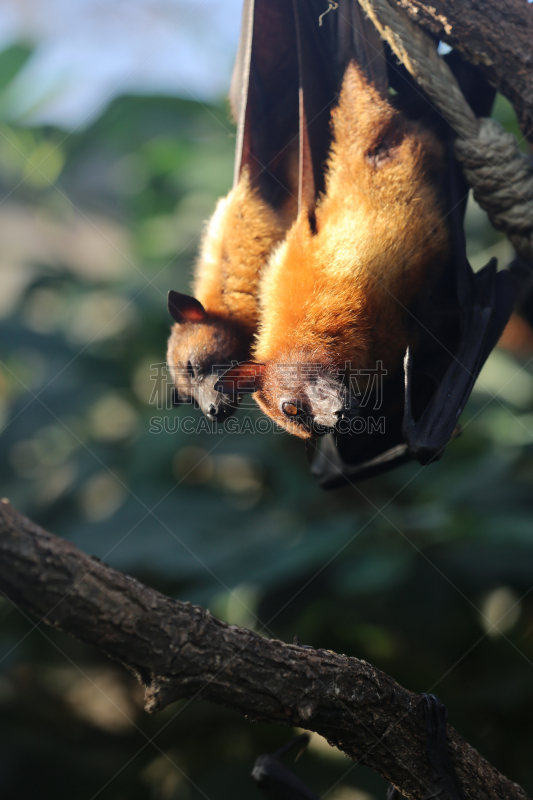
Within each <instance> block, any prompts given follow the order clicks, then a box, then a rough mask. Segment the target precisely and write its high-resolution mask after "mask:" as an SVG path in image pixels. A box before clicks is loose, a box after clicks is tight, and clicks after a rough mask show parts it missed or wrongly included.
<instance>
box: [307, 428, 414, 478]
mask: <svg viewBox="0 0 533 800" xmlns="http://www.w3.org/2000/svg"><path fill="white" fill-rule="evenodd" d="M411 460H412V456H411V454H410V453H409V450H408V448H407V445H406V444H405V442H400V443H399V444H397V445H394V446H392V447H390V448H389V449H388V450H384V451H383V452H380V453H379V454H378V455H377V456H374V457H373V458H365V459H364V460H361V461H360V462H359V463H355V464H350V463H348V462H346V461H344V460H343V459H342V455H341V452H340V450H339V448H338V447H337V443H336V441H335V436H334V434H332V433H329V434H327V435H326V436H322V437H321V438H320V440H319V442H318V444H317V453H316V455H315V457H314V459H313V462H312V464H311V472H312V474H313V475H315V477H316V478H318V480H319V482H320V485H321V486H322V488H323V489H339V488H340V487H341V486H349V485H350V484H353V483H359V482H361V481H364V480H368V479H369V478H375V477H376V476H377V475H381V474H383V473H384V472H388V471H389V470H391V469H394V467H400V466H402V464H407V463H408V462H409V461H411Z"/></svg>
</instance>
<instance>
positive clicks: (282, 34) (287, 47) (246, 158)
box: [230, 0, 299, 207]
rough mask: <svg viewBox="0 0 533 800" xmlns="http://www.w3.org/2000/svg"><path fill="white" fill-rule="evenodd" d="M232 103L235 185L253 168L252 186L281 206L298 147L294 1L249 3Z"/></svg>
mask: <svg viewBox="0 0 533 800" xmlns="http://www.w3.org/2000/svg"><path fill="white" fill-rule="evenodd" d="M230 102H231V106H232V109H233V114H234V116H235V118H236V120H237V143H236V152H235V173H234V183H237V182H238V180H239V178H240V176H241V174H242V171H243V169H244V168H245V167H247V168H248V171H249V174H250V178H251V180H252V184H253V185H255V186H257V187H258V188H259V189H260V191H261V193H262V195H263V196H264V199H265V200H266V201H267V202H269V203H271V204H272V205H273V206H274V207H275V206H276V205H278V204H280V203H281V202H282V201H283V200H284V199H286V194H287V192H290V191H291V181H290V176H289V174H288V160H289V157H290V154H291V152H292V151H293V150H296V151H297V148H298V133H299V108H298V58H297V46H296V25H295V19H294V10H293V7H292V4H291V2H287V1H286V0H245V3H244V7H243V15H242V26H241V39H240V42H239V47H238V50H237V59H236V63H235V68H234V72H233V78H232V85H231V91H230ZM294 183H295V182H294ZM294 190H295V187H293V191H294Z"/></svg>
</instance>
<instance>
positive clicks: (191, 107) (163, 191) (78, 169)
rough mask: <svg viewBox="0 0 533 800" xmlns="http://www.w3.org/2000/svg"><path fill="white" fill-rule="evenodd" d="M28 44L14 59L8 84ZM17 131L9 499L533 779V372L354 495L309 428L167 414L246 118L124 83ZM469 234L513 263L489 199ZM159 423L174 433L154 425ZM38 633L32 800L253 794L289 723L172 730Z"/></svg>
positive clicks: (5, 762)
mask: <svg viewBox="0 0 533 800" xmlns="http://www.w3.org/2000/svg"><path fill="white" fill-rule="evenodd" d="M24 52H25V51H23V50H22V49H16V48H14V49H12V50H10V51H8V52H7V53H4V54H2V55H0V75H2V81H3V86H7V85H8V83H9V80H10V79H11V77H12V76H13V75H14V74H15V73H16V68H17V65H20V64H21V63H22V61H23V55H24ZM17 59H18V61H17ZM12 65H15V66H12ZM1 89H2V84H1V83H0V90H1ZM506 113H507V112H506ZM508 124H509V125H510V127H512V126H513V125H514V124H515V123H514V121H513V120H510V121H509V123H508ZM0 125H1V128H0V192H1V194H0V201H1V202H0V254H1V258H2V260H1V266H0V280H1V282H2V292H1V293H0V294H1V297H0V301H1V302H0V313H1V315H2V316H1V318H0V418H1V420H2V422H3V425H4V428H3V431H2V433H1V436H0V447H1V448H2V456H3V457H2V459H1V461H0V478H1V482H2V494H3V495H5V496H8V497H9V498H10V499H11V500H12V502H13V503H14V504H15V505H17V506H18V508H19V509H21V510H22V511H24V512H26V513H27V514H28V515H30V516H31V517H32V518H34V519H35V520H36V521H37V522H39V523H41V524H42V525H44V526H45V527H47V528H49V529H50V530H51V531H53V532H55V533H57V534H59V535H61V536H64V537H66V538H68V539H70V540H72V541H73V542H74V543H75V544H76V545H78V546H79V547H80V548H81V549H82V550H84V551H85V552H88V553H90V554H94V555H95V556H98V557H99V558H102V559H104V560H105V561H106V562H107V563H109V564H111V565H112V566H114V567H116V568H118V569H120V570H123V571H126V572H129V573H130V574H133V575H135V576H136V577H138V578H140V579H141V580H143V581H146V582H147V583H149V584H150V585H152V586H154V587H156V588H159V589H161V590H162V591H164V592H167V593H169V594H171V595H173V596H176V597H179V598H181V599H183V600H190V601H192V602H199V603H202V604H204V605H205V606H208V607H210V608H211V609H212V610H213V612H214V613H217V614H218V615H219V616H221V617H223V618H225V619H228V620H229V621H231V622H233V623H237V624H242V625H247V626H248V627H254V628H255V629H256V630H259V631H261V632H262V633H264V634H265V635H267V636H276V637H280V638H282V639H284V640H286V641H291V640H292V638H293V636H294V634H295V633H298V634H299V636H300V639H301V641H302V642H303V643H304V644H312V645H314V646H316V647H325V648H329V649H333V650H338V651H340V652H344V653H347V654H349V655H353V656H358V657H361V658H365V659H368V660H369V661H371V662H372V663H374V664H375V665H376V666H378V667H380V668H382V669H384V670H385V671H386V672H388V673H390V674H391V675H393V676H394V677H395V678H396V679H397V680H398V681H399V682H401V683H403V684H404V685H405V686H407V687H409V688H410V689H413V690H415V691H418V692H422V691H435V692H437V693H438V694H439V695H440V696H441V697H442V699H443V700H444V702H446V704H447V705H448V707H449V714H450V720H451V722H452V724H454V725H455V726H456V727H457V728H458V730H459V731H460V732H461V733H462V734H463V735H464V736H465V738H466V739H468V740H469V741H471V743H472V744H474V745H475V746H477V747H478V748H479V749H480V750H481V751H482V752H483V754H484V755H485V756H486V757H487V758H488V759H489V760H490V761H493V762H494V763H495V764H496V765H497V766H498V767H499V768H500V769H501V770H502V771H503V772H505V773H506V774H508V775H509V777H511V778H513V779H515V780H516V781H518V782H520V783H522V784H523V785H524V787H525V788H526V789H529V790H530V791H531V790H532V788H533V777H532V775H531V767H530V764H531V752H533V735H532V732H531V726H530V724H529V719H530V717H531V713H532V711H533V690H532V688H531V687H533V682H532V680H531V669H532V666H531V664H532V660H533V640H532V635H531V632H532V628H533V601H532V599H531V594H529V592H530V588H531V584H532V577H533V541H532V534H531V531H532V526H533V506H532V500H531V498H532V491H531V489H532V481H533V447H532V433H533V372H532V370H531V365H530V363H529V361H527V360H526V361H525V362H524V363H522V362H521V361H519V360H517V359H516V358H515V357H512V356H510V355H508V354H506V353H505V352H504V351H498V352H497V353H496V354H495V355H494V356H493V357H492V358H491V360H490V362H489V364H488V365H487V367H486V369H485V370H484V372H483V374H482V376H481V378H480V381H479V386H478V389H477V391H476V393H475V395H474V396H473V398H472V400H471V402H470V404H469V406H468V409H467V411H466V412H465V414H464V418H463V424H464V433H463V435H462V437H460V438H459V439H457V440H456V441H455V442H453V443H452V444H451V445H450V446H449V448H448V451H447V452H446V454H445V456H444V458H443V459H442V461H440V462H439V463H438V464H436V465H433V466H430V467H427V468H421V467H419V466H417V465H411V466H407V467H404V468H403V469H401V470H398V471H396V472H394V473H391V474H389V475H386V476H384V477H382V478H379V479H375V480H372V481H368V482H366V483H363V484H360V485H358V486H355V487H351V488H346V489H343V490H341V491H337V492H335V493H331V494H328V493H325V492H322V491H321V490H320V489H318V488H317V486H316V485H315V483H314V479H313V478H312V477H311V475H310V474H309V469H308V465H307V461H306V457H305V453H304V450H303V448H302V446H301V442H299V441H297V440H296V439H294V438H290V437H288V436H286V435H285V434H276V435H275V434H263V435H261V434H257V433H255V434H254V433H252V432H250V431H248V432H244V433H240V434H230V433H224V432H222V433H221V432H220V430H217V431H214V432H211V431H209V430H208V429H207V428H206V427H205V426H204V430H203V431H200V432H198V433H196V434H190V433H186V432H184V431H183V430H176V429H175V423H176V420H177V419H183V417H185V416H191V417H194V418H195V419H196V420H199V419H200V418H199V416H198V412H194V411H192V409H190V408H187V407H180V408H179V409H177V410H170V411H167V410H163V411H161V410H158V409H157V408H155V407H154V405H153V404H150V402H149V400H150V397H151V394H152V391H153V388H154V385H155V383H154V377H153V375H154V373H153V372H151V368H153V365H161V364H162V362H164V359H165V345H166V338H167V336H168V330H169V322H170V320H169V318H168V315H167V311H166V302H165V297H166V292H167V290H168V289H170V288H174V289H177V290H181V291H186V290H187V287H188V284H189V279H190V273H191V265H192V262H193V259H194V256H195V253H196V251H197V247H198V241H199V236H200V235H201V231H202V226H203V223H204V221H205V219H206V218H207V217H208V216H209V215H210V213H211V212H212V209H213V207H214V204H215V201H216V199H217V197H219V196H220V195H222V194H224V193H225V192H226V191H227V190H228V188H229V186H230V184H231V175H232V158H233V148H234V141H235V139H234V131H233V128H232V126H231V124H230V123H229V122H228V120H227V115H226V112H225V109H223V108H213V107H209V108H205V107H203V106H200V105H198V104H195V103H191V102H186V101H180V100H175V99H170V98H158V97H122V98H119V99H118V100H116V101H114V102H113V103H112V104H111V105H110V106H109V107H108V108H107V109H106V110H104V111H103V113H102V115H101V117H100V118H99V119H98V120H97V121H96V122H95V123H94V124H93V125H92V126H91V127H90V128H88V129H87V130H85V131H82V132H75V133H70V134H68V133H66V132H63V131H58V130H52V129H42V128H39V129H31V130H30V129H23V128H18V127H17V126H16V125H14V124H13V123H8V122H7V121H4V122H1V123H0ZM468 232H469V246H470V250H471V252H472V253H473V255H475V256H476V257H478V256H479V258H480V259H481V260H483V259H485V260H488V257H486V256H487V253H486V252H485V249H486V248H487V247H489V246H490V247H491V248H494V247H499V248H500V249H502V248H503V249H502V252H505V247H506V245H505V243H502V241H501V238H500V237H498V236H497V235H495V234H494V233H493V232H492V231H491V230H490V228H489V226H488V224H487V222H486V219H485V218H484V217H483V215H482V214H481V213H480V212H479V210H476V208H475V207H472V208H471V209H470V211H469V215H468ZM528 357H529V356H528ZM157 369H159V368H157ZM157 369H156V373H157ZM157 374H158V373H157ZM247 416H251V417H252V418H254V417H256V416H257V412H255V411H250V412H248V411H246V410H245V409H243V410H241V411H240V412H239V416H238V419H239V420H241V421H244V420H245V419H246V418H247ZM154 417H160V418H165V419H166V425H167V430H166V431H165V430H161V431H160V432H150V428H151V426H152V428H153V427H154V425H153V418H154ZM34 623H35V621H34V620H30V619H28V618H27V617H26V616H25V615H24V614H23V613H21V612H20V611H18V610H17V609H16V608H15V607H14V606H12V605H11V604H10V603H8V602H7V601H5V600H4V601H2V602H1V603H0V624H1V628H0V663H1V667H2V674H1V675H0V706H1V708H2V713H1V715H0V729H1V730H2V739H3V740H4V742H5V746H4V747H3V748H2V753H1V754H0V781H1V783H2V786H3V787H4V792H5V795H4V796H6V797H8V796H9V797H17V798H25V797H29V796H30V795H31V796H32V797H33V796H34V791H35V790H34V787H35V780H36V776H37V779H38V784H39V797H40V798H42V800H47V798H54V800H61V799H62V798H65V799H66V798H68V799H69V800H75V799H77V798H80V800H89V799H90V798H93V797H95V796H97V793H98V792H99V794H98V797H102V798H113V799H114V800H115V799H116V800H119V798H126V797H127V798H129V800H131V798H143V799H144V798H162V799H163V798H196V797H200V796H203V797H205V796H206V795H207V796H208V797H209V798H211V800H219V799H220V800H222V798H226V797H227V798H230V797H236V796H243V797H244V796H250V797H253V796H254V792H255V789H254V788H253V786H252V785H251V783H250V781H249V778H248V774H249V772H250V770H251V766H252V764H253V761H254V758H255V757H256V756H257V755H258V754H259V753H261V752H266V751H268V750H269V749H274V748H275V747H277V746H278V745H279V744H281V742H282V741H284V740H285V739H286V737H287V736H288V735H289V734H288V732H287V731H284V730H280V729H271V728H268V727H266V726H260V725H253V726H252V725H251V724H250V723H248V722H247V721H246V720H243V719H240V718H239V717H237V716H236V715H234V714H231V713H229V712H226V711H224V710H222V709H219V708H216V707H213V706H209V705H207V704H203V703H199V702H195V703H190V704H188V703H184V704H182V705H175V706H173V707H171V708H170V709H167V710H166V711H165V712H164V713H163V714H161V715H159V716H157V717H155V718H147V716H146V715H144V713H143V712H142V710H141V705H142V704H141V698H140V696H139V691H138V689H137V688H136V687H135V685H134V684H133V682H132V681H130V680H129V678H128V676H126V675H125V674H124V673H123V672H122V671H121V670H119V669H118V668H115V666H114V665H112V664H110V663H108V662H105V661H103V660H101V659H100V658H99V657H98V655H97V654H95V653H93V652H91V651H89V650H87V649H86V648H84V647H82V646H81V645H79V644H77V643H75V642H73V641H71V640H69V639H68V637H66V636H63V635H61V634H58V633H57V632H55V631H52V630H50V629H48V628H46V627H45V626H42V625H39V626H37V627H34ZM493 623H496V624H498V625H499V627H500V630H501V631H502V633H500V634H499V635H497V632H496V631H495V629H494V628H491V625H492V624H493ZM147 737H150V738H151V737H155V743H154V745H152V744H147ZM298 770H299V771H300V774H301V775H302V776H303V777H304V778H305V780H306V782H307V783H308V784H309V785H310V786H312V787H313V788H314V790H315V791H316V792H317V793H318V794H319V795H320V793H321V792H326V791H327V790H328V789H329V788H330V787H331V786H332V785H333V784H334V783H336V782H337V781H340V782H341V785H342V786H344V787H345V791H347V789H348V788H349V787H352V789H353V787H358V788H359V790H361V791H364V792H370V793H371V795H372V796H373V797H384V792H385V789H384V784H383V782H382V781H381V780H380V779H378V778H376V776H374V775H373V774H371V773H369V772H368V771H365V770H364V768H362V767H360V766H353V765H351V764H350V763H349V762H348V761H346V760H343V759H342V758H339V757H336V756H335V755H334V754H332V752H331V750H330V751H329V752H328V748H327V745H325V744H320V743H318V744H316V745H315V746H314V747H313V748H312V749H311V750H310V752H309V753H308V754H306V755H305V756H304V758H303V759H302V761H301V762H300V763H299V765H298ZM102 787H103V788H102ZM336 791H337V792H338V790H336ZM335 796H337V797H340V796H341V795H340V794H337V795H334V794H332V795H331V797H335ZM342 797H343V798H344V800H349V798H351V799H352V800H356V798H359V800H362V798H363V797H364V795H357V794H355V793H354V792H352V794H345V795H342Z"/></svg>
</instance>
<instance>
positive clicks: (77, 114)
mask: <svg viewBox="0 0 533 800" xmlns="http://www.w3.org/2000/svg"><path fill="white" fill-rule="evenodd" d="M241 7H242V0H47V1H46V3H43V2H42V0H2V3H1V4H0V48H2V49H3V48H4V47H6V46H8V45H9V44H11V43H12V42H14V41H26V42H29V43H31V44H33V45H34V46H35V53H34V55H33V57H32V58H31V59H30V61H29V62H28V63H27V65H26V67H25V68H24V69H23V70H22V71H21V73H20V74H19V76H18V77H17V79H16V80H15V81H14V83H13V84H12V86H11V87H10V89H9V92H8V94H7V96H4V97H3V98H2V106H3V114H4V115H7V116H8V117H10V118H12V119H14V120H15V119H16V120H18V121H20V122H28V123H53V124H57V125H60V126H62V127H64V128H67V129H68V128H73V127H76V126H83V125H86V124H88V123H89V122H90V121H91V120H92V119H94V117H96V116H98V115H99V114H100V113H101V111H102V110H103V108H104V107H105V105H106V104H107V102H109V100H110V99H112V97H114V96H116V95H118V94H122V93H125V92H138V93H156V92H162V93H165V94H172V95H178V96H181V97H186V98H191V99H193V98H194V99H200V100H216V99H218V98H220V97H221V96H224V95H225V94H226V93H227V91H228V87H229V81H230V76H231V68H232V66H233V59H234V55H235V50H236V46H237V39H238V35H239V27H240V15H241Z"/></svg>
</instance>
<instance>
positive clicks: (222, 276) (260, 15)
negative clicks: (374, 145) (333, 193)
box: [167, 0, 299, 422]
mask: <svg viewBox="0 0 533 800" xmlns="http://www.w3.org/2000/svg"><path fill="white" fill-rule="evenodd" d="M274 42H275V46H273V43H274ZM230 100H231V105H232V110H233V114H234V117H235V118H236V119H237V121H238V133H237V148H236V157H235V176H234V186H233V189H232V190H231V191H230V193H229V194H228V196H227V197H225V198H223V199H221V200H220V201H219V202H218V205H217V207H216V209H215V212H214V214H213V216H212V218H211V220H210V221H209V223H208V224H207V228H206V230H205V233H204V236H203V240H202V243H201V247H200V253H199V257H198V260H197V262H196V265H195V274H194V282H193V295H194V296H189V295H185V294H180V293H179V292H175V291H170V292H169V295H168V309H169V312H170V314H171V316H172V318H173V319H174V321H175V324H174V326H173V328H172V332H171V335H170V339H169V342H168V353H167V363H168V366H169V370H170V372H171V375H172V378H173V381H174V386H175V390H174V396H175V398H176V400H177V402H191V401H192V402H193V403H195V404H196V405H197V406H200V408H201V409H202V411H203V412H204V413H205V414H206V415H207V416H208V417H209V418H210V419H212V420H216V421H218V422H220V421H222V420H223V419H225V418H226V417H227V416H229V415H231V414H232V413H233V412H234V411H235V409H236V405H237V403H236V400H237V398H234V397H229V396H228V395H226V394H224V393H223V392H218V391H216V390H215V388H214V383H215V381H216V378H217V375H216V369H217V368H218V369H219V370H220V369H221V368H222V369H224V368H227V367H228V366H229V365H230V364H231V363H232V362H234V361H239V360H242V359H245V358H247V357H249V350H250V344H251V341H252V337H253V335H254V333H255V330H256V328H257V323H258V315H259V312H258V305H257V288H258V282H259V277H260V274H261V270H262V269H263V267H264V265H265V263H266V261H267V258H268V256H269V254H270V252H271V251H272V249H273V247H274V246H275V245H276V244H277V243H278V242H280V241H281V239H282V238H283V236H284V235H285V232H286V230H287V228H288V227H289V226H290V224H291V223H292V222H293V221H294V219H295V217H296V215H297V208H298V206H297V200H298V171H299V138H298V133H299V106H298V103H299V89H298V63H297V46H296V31H295V21H294V12H293V8H292V5H291V3H290V2H288V3H287V2H283V0H255V2H254V0H246V2H245V4H244V9H243V18H242V32H241V40H240V44H239V49H238V54H237V60H236V65H235V70H234V76H233V80H232V89H231V93H230Z"/></svg>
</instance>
